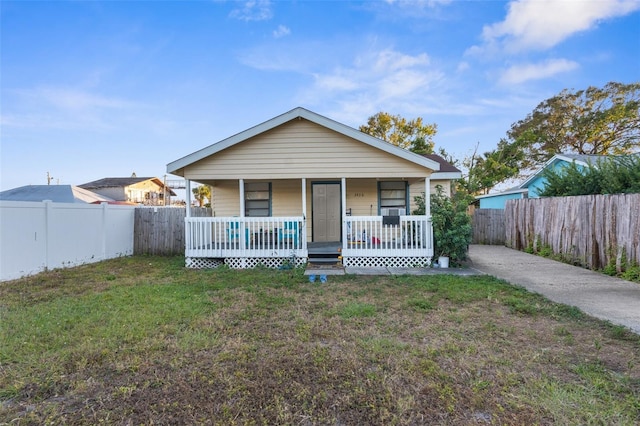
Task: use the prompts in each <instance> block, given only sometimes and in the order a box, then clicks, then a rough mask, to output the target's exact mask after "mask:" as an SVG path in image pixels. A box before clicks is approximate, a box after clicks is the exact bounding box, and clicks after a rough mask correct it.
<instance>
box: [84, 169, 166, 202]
mask: <svg viewBox="0 0 640 426" xmlns="http://www.w3.org/2000/svg"><path fill="white" fill-rule="evenodd" d="M79 186H80V188H83V189H86V190H89V191H91V192H95V193H96V194H100V195H103V196H105V197H109V198H112V199H114V200H116V201H122V202H127V203H136V204H143V205H145V206H164V205H169V204H170V202H169V201H170V199H171V198H170V197H172V196H175V195H176V194H175V192H173V191H172V190H171V188H169V187H167V186H165V184H164V183H163V182H162V181H161V180H160V179H158V178H155V177H136V176H135V174H134V175H133V176H131V177H128V178H127V177H125V178H122V177H119V178H104V179H98V180H94V181H93V182H88V183H83V184H82V185H79ZM165 197H166V200H165ZM165 201H166V203H165Z"/></svg>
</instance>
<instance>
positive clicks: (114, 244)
mask: <svg viewBox="0 0 640 426" xmlns="http://www.w3.org/2000/svg"><path fill="white" fill-rule="evenodd" d="M134 211H135V207H134V206H120V205H109V204H101V205H95V204H72V203H53V202H51V201H44V202H21V201H0V281H6V280H12V279H16V278H20V277H23V276H26V275H31V274H35V273H38V272H41V271H44V270H47V269H53V268H62V267H69V266H77V265H81V264H84V263H92V262H99V261H101V260H105V259H111V258H114V257H119V256H128V255H131V254H133V223H134Z"/></svg>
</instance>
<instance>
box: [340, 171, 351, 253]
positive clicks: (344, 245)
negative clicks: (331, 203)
mask: <svg viewBox="0 0 640 426" xmlns="http://www.w3.org/2000/svg"><path fill="white" fill-rule="evenodd" d="M340 197H341V201H342V202H341V204H342V208H341V211H340V216H341V219H342V250H343V251H344V250H345V249H346V248H347V244H348V241H347V237H348V235H347V178H344V177H343V178H342V179H340ZM351 226H352V228H351V232H353V224H351Z"/></svg>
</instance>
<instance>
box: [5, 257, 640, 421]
mask: <svg viewBox="0 0 640 426" xmlns="http://www.w3.org/2000/svg"><path fill="white" fill-rule="evenodd" d="M183 262H184V259H182V258H160V257H144V256H140V257H130V258H121V259H115V260H110V261H106V262H102V263H98V264H93V265H87V266H83V267H78V268H72V269H66V270H56V271H52V272H48V273H44V274H40V275H37V276H33V277H29V278H24V279H20V280H17V281H11V282H5V283H0V424H5V423H10V424H12V425H13V424H46V423H49V424H87V425H89V424H91V425H93V424H101V423H103V424H224V425H227V424H247V423H250V424H302V425H311V424H344V425H361V424H384V425H388V424H523V425H524V424H527V425H530V424H575V425H582V424H620V425H625V424H629V425H631V424H637V423H638V422H640V338H639V337H638V336H637V335H635V334H632V333H630V332H628V331H627V330H625V329H624V328H622V327H616V326H611V325H608V324H606V323H603V322H601V321H598V320H595V319H591V318H589V317H586V316H584V315H582V314H581V313H580V312H579V311H578V310H577V309H575V308H570V307H567V306H564V305H558V304H554V303H551V302H549V301H547V300H546V299H544V298H542V297H540V296H537V295H533V294H530V293H528V292H526V291H525V290H523V289H519V288H515V287H512V286H510V285H508V284H506V283H505V282H503V281H500V280H497V279H494V278H491V277H456V276H425V277H414V276H400V277H388V276H386V277H356V276H343V277H333V276H330V277H329V281H328V282H327V283H326V284H319V283H314V284H310V283H308V282H307V280H306V277H304V276H303V275H302V271H301V270H294V271H274V270H248V271H233V270H229V269H219V270H188V269H185V268H183V267H182V265H183Z"/></svg>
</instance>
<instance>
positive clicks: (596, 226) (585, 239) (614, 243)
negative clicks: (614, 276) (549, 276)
mask: <svg viewBox="0 0 640 426" xmlns="http://www.w3.org/2000/svg"><path fill="white" fill-rule="evenodd" d="M505 227H506V229H505V243H506V245H507V246H509V247H512V248H515V249H517V250H523V249H525V248H528V247H530V248H532V249H533V250H534V251H539V250H540V249H541V248H542V247H549V248H550V249H551V251H552V252H553V253H555V254H559V255H561V256H562V257H564V259H565V260H567V261H569V262H572V263H575V264H579V265H582V266H585V267H587V268H590V269H602V268H604V267H605V266H607V265H616V268H617V269H618V270H619V271H620V270H621V269H622V268H624V267H626V266H629V265H633V264H637V263H640V194H615V195H583V196H578V197H550V198H530V199H522V200H509V201H507V203H506V206H505Z"/></svg>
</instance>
